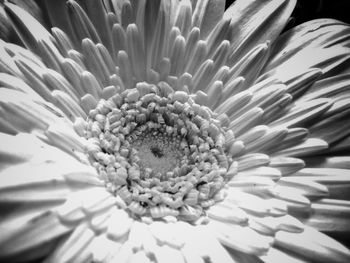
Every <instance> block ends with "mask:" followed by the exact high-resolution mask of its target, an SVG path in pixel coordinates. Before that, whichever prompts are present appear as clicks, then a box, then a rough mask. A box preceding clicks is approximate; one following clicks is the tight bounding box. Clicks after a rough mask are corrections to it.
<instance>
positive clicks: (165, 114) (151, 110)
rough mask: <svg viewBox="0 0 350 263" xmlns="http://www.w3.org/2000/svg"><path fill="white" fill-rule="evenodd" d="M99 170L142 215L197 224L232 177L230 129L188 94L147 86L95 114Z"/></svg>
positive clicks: (93, 149)
mask: <svg viewBox="0 0 350 263" xmlns="http://www.w3.org/2000/svg"><path fill="white" fill-rule="evenodd" d="M87 122H88V125H87V130H86V137H87V138H88V140H89V142H90V146H89V149H88V153H89V158H90V161H91V163H92V165H93V166H94V167H95V168H96V169H97V171H98V172H99V176H100V177H101V179H103V180H104V181H105V183H106V187H107V189H108V190H109V191H111V192H113V193H114V194H115V195H117V196H120V197H121V198H122V199H123V201H124V202H125V203H126V205H127V207H128V210H129V212H130V213H131V214H132V215H134V216H138V217H140V216H149V217H151V218H153V219H155V218H163V217H165V216H176V217H177V218H179V219H182V220H186V221H194V220H197V219H198V218H199V217H200V216H201V215H202V214H203V209H205V208H207V207H209V206H210V205H212V204H213V203H215V202H216V201H217V196H218V195H217V194H218V192H219V190H220V189H221V188H222V187H223V186H224V183H225V181H226V180H227V178H226V177H227V168H228V165H229V159H228V158H227V156H226V154H225V135H226V132H225V131H224V129H223V128H222V127H221V125H220V122H219V121H218V120H216V119H215V118H214V114H213V113H212V112H211V111H210V110H209V109H208V108H207V107H205V106H200V105H198V104H196V103H195V102H194V101H193V99H191V97H190V96H189V95H188V94H187V93H186V92H183V91H175V92H174V91H173V90H172V88H171V87H170V86H168V85H167V84H165V83H160V84H158V85H157V86H156V85H151V84H147V83H139V84H138V85H137V86H136V88H134V89H128V90H125V91H124V92H122V93H120V94H116V95H114V96H113V97H111V98H110V99H108V100H103V99H102V100H100V101H99V103H98V105H97V107H96V108H95V109H94V110H91V111H90V113H89V117H88V120H87Z"/></svg>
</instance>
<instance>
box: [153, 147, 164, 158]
mask: <svg viewBox="0 0 350 263" xmlns="http://www.w3.org/2000/svg"><path fill="white" fill-rule="evenodd" d="M151 152H152V153H153V155H154V156H155V157H158V158H161V157H163V156H164V154H163V152H162V150H160V149H159V148H158V147H151Z"/></svg>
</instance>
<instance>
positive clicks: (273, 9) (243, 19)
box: [224, 0, 295, 64]
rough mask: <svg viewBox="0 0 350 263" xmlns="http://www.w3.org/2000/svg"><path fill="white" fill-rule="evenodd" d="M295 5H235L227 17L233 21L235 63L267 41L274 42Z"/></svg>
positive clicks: (225, 16) (233, 56) (235, 3)
mask: <svg viewBox="0 0 350 263" xmlns="http://www.w3.org/2000/svg"><path fill="white" fill-rule="evenodd" d="M294 6H295V1H274V0H271V1H264V2H262V1H243V0H242V1H236V2H234V4H232V5H231V6H230V7H229V8H228V9H227V10H226V11H225V14H224V19H227V18H232V21H231V25H230V27H231V30H232V33H231V34H232V35H231V38H230V41H231V50H232V53H231V56H230V57H229V61H230V63H232V64H233V63H234V61H237V60H238V59H239V58H241V57H242V56H243V54H246V53H248V51H249V50H251V49H252V48H253V47H255V46H256V45H258V44H262V43H265V42H266V41H267V40H270V41H274V40H275V39H276V38H277V36H278V35H279V34H280V32H281V31H282V29H283V28H284V26H285V24H286V23H287V20H288V18H289V15H290V14H291V12H292V10H293V8H294Z"/></svg>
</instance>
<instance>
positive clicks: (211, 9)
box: [192, 0, 225, 39]
mask: <svg viewBox="0 0 350 263" xmlns="http://www.w3.org/2000/svg"><path fill="white" fill-rule="evenodd" d="M224 9H225V1H223V0H199V1H197V2H196V7H195V8H194V10H193V16H192V23H193V25H192V26H195V27H198V28H199V29H200V34H201V38H202V39H205V38H206V37H207V36H208V35H209V33H210V32H211V30H212V29H213V28H214V27H215V26H216V24H217V23H218V22H219V21H220V20H221V18H222V16H223V14H224Z"/></svg>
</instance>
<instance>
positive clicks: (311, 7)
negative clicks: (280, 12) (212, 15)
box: [226, 0, 350, 25]
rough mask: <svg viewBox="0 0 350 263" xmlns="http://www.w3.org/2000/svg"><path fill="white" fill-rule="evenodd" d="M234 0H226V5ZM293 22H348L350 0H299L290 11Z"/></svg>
mask: <svg viewBox="0 0 350 263" xmlns="http://www.w3.org/2000/svg"><path fill="white" fill-rule="evenodd" d="M233 2H234V0H227V1H226V6H227V7H228V6H229V5H230V4H231V3H233ZM292 17H293V18H294V19H295V24H294V25H298V24H301V23H303V22H305V21H309V20H312V19H316V18H333V19H337V20H341V21H343V22H346V23H349V24H350V0H299V1H298V2H297V5H296V7H295V9H294V11H293V13H292Z"/></svg>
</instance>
